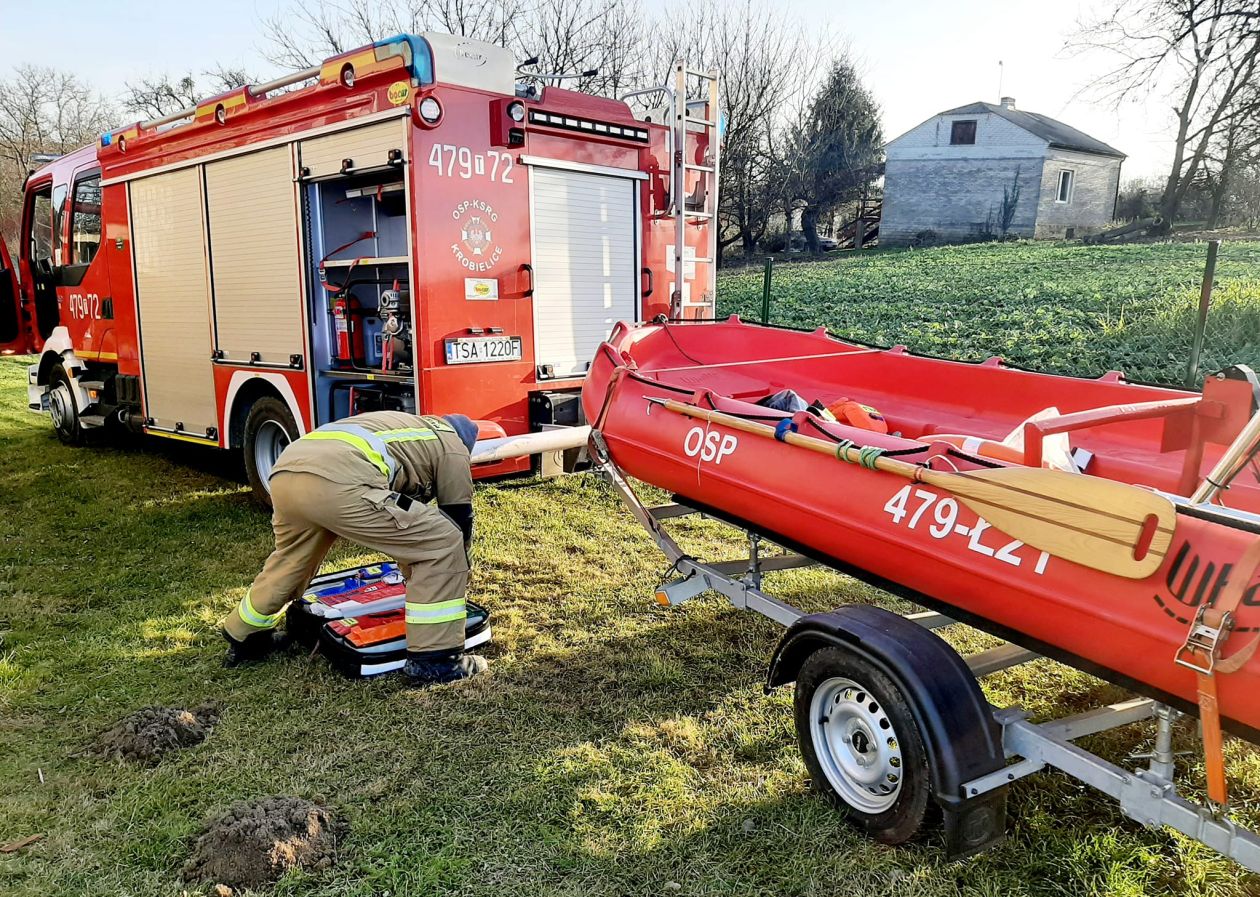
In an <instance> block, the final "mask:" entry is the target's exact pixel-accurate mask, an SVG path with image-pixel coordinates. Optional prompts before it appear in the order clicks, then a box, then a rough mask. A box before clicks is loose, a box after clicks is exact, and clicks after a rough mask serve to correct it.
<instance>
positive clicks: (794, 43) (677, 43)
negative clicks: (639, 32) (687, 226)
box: [651, 0, 826, 253]
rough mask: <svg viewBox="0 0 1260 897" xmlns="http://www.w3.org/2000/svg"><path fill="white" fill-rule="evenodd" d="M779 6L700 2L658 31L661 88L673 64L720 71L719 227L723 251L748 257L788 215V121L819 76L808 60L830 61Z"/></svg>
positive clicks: (816, 39) (748, 0) (752, 1)
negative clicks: (778, 218)
mask: <svg viewBox="0 0 1260 897" xmlns="http://www.w3.org/2000/svg"><path fill="white" fill-rule="evenodd" d="M808 34H809V32H808V29H806V28H805V27H804V26H803V24H802V23H801V22H799V21H797V20H795V19H794V18H792V17H791V16H790V15H789V14H788V13H786V12H784V11H783V10H782V9H781V8H775V7H772V6H770V5H769V4H766V3H762V2H756V0H742V2H735V3H720V2H716V0H700V2H696V3H693V4H692V5H690V6H687V7H684V8H682V9H681V10H680V11H678V12H676V13H674V14H673V15H668V16H666V17H665V18H664V19H662V20H661V21H660V22H658V23H657V24H656V26H655V28H654V34H653V37H652V39H651V44H652V47H653V49H654V51H655V55H654V64H653V67H654V70H655V71H656V73H657V81H658V83H660V82H663V81H664V80H665V79H666V78H667V77H668V73H669V71H670V66H671V65H672V63H673V62H674V60H676V59H687V60H688V62H689V64H691V65H694V66H696V67H698V68H701V69H717V70H718V71H719V72H720V81H719V87H720V90H719V93H720V95H721V96H720V104H721V107H722V108H721V112H722V116H723V119H724V123H725V127H724V132H723V140H722V180H721V184H720V190H719V195H720V196H721V198H722V199H721V205H720V207H719V216H718V221H719V225H720V227H721V231H720V234H719V238H718V243H719V250H724V249H725V248H726V247H728V246H731V245H734V244H736V243H738V244H740V245H741V246H742V248H743V250H744V252H745V253H749V252H752V251H753V249H754V247H755V246H756V244H757V243H758V242H760V241H761V239H762V238H763V237H764V236H765V234H766V231H767V229H768V227H769V224H770V221H771V220H772V218H773V217H774V215H775V214H776V213H784V214H790V212H789V205H790V198H789V197H788V195H787V191H786V181H785V178H784V165H785V155H784V154H785V153H787V152H788V151H789V148H790V141H789V140H788V139H787V133H788V129H789V123H791V122H793V121H795V120H797V119H798V117H799V114H800V110H801V109H802V108H803V106H804V103H805V102H806V99H807V97H808V96H809V93H810V90H811V89H812V87H813V86H814V84H815V83H816V81H817V78H818V69H817V67H816V66H814V65H804V64H802V60H804V59H819V58H826V57H825V54H824V53H823V52H822V49H821V47H822V45H823V44H824V43H825V36H824V35H818V34H815V35H814V36H813V38H810V37H808Z"/></svg>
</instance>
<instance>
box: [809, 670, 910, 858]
mask: <svg viewBox="0 0 1260 897" xmlns="http://www.w3.org/2000/svg"><path fill="white" fill-rule="evenodd" d="M794 710H795V717H796V735H797V739H798V741H799V742H800V748H801V754H802V755H803V756H804V759H805V766H806V767H807V768H808V769H809V774H810V777H811V778H812V780H813V787H814V788H815V790H818V791H820V792H822V793H823V794H825V795H826V796H827V797H828V799H829V800H831V802H832V803H834V804H835V805H836V806H837V807H839V808H840V809H841V810H843V811H845V813H846V815H847V816H848V819H849V821H850V822H852V823H854V824H855V825H857V826H858V827H860V828H862V829H864V830H865V831H866V833H867V834H868V835H870V836H871V837H873V838H874V839H875V840H877V841H881V842H883V843H885V844H901V843H902V842H904V841H908V840H910V839H911V838H913V837H914V836H915V835H916V834H918V832H919V830H920V828H921V827H922V826H923V822H924V819H925V817H926V815H927V812H928V808H929V798H930V796H931V790H932V787H931V786H932V777H931V771H930V769H929V767H928V758H927V750H926V748H925V747H924V744H923V737H922V736H921V735H920V733H919V729H918V726H917V725H916V724H915V722H914V716H913V714H912V713H911V709H910V705H909V704H908V703H907V702H906V699H905V698H904V697H903V696H902V694H901V692H900V691H899V690H898V689H897V687H896V686H895V685H894V684H893V683H892V681H891V680H889V678H888V677H887V676H885V675H884V674H883V673H882V672H880V670H879V669H877V668H876V667H875V666H874V665H873V664H871V663H869V662H868V661H866V660H864V659H863V658H861V657H858V656H856V655H853V654H850V653H848V652H845V651H843V650H841V649H840V648H831V647H829V648H821V649H819V650H817V651H815V652H814V653H813V654H811V655H810V656H809V657H808V658H807V659H806V660H805V663H804V664H803V665H802V666H801V670H800V674H799V675H798V676H797V679H796V694H795V698H794Z"/></svg>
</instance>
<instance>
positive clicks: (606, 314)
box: [530, 166, 638, 377]
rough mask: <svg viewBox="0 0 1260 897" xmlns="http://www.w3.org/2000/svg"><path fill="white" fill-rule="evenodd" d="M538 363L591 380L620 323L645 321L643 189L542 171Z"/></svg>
mask: <svg viewBox="0 0 1260 897" xmlns="http://www.w3.org/2000/svg"><path fill="white" fill-rule="evenodd" d="M530 186H531V191H532V203H533V241H534V247H533V248H534V253H533V255H534V362H535V364H536V365H538V366H539V367H542V366H543V365H550V366H551V368H552V373H553V376H555V377H562V376H568V375H572V374H579V375H580V374H584V373H585V372H586V370H587V368H588V367H589V366H590V363H591V359H592V358H594V356H595V350H596V349H597V348H599V344H600V343H601V342H603V341H604V339H606V338H607V336H608V334H609V331H611V330H612V327H613V325H614V324H616V323H617V322H618V321H633V320H635V319H636V317H637V316H638V308H637V295H638V277H637V275H636V268H637V264H638V262H637V258H638V241H637V217H636V216H637V212H636V207H635V187H636V182H635V181H633V180H630V179H628V178H619V177H611V176H607V175H600V174H588V173H586V172H578V171H566V170H563V169H553V168H544V167H538V166H535V167H533V168H532V169H531V170H530Z"/></svg>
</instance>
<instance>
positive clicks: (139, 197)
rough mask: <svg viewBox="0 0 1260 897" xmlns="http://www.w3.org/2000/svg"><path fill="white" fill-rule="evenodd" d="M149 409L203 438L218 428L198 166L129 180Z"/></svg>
mask: <svg viewBox="0 0 1260 897" xmlns="http://www.w3.org/2000/svg"><path fill="white" fill-rule="evenodd" d="M129 189H130V197H131V235H132V247H133V252H134V254H135V255H134V258H135V266H136V303H137V313H138V315H139V319H140V339H141V353H142V356H141V361H142V364H143V371H144V393H145V411H146V413H147V414H148V416H149V417H151V418H153V422H154V425H155V426H157V427H159V428H161V429H165V430H175V429H177V428H178V425H180V424H182V425H183V426H182V429H183V430H184V431H185V432H187V433H188V434H189V435H191V436H201V437H205V436H206V435H207V433H208V431H210V430H212V429H213V428H215V427H217V426H218V415H217V413H216V408H215V397H214V371H213V367H212V365H211V362H210V350H211V327H210V289H209V277H208V276H207V270H206V267H207V265H206V238H205V228H204V215H203V209H204V201H203V196H202V190H201V168H200V167H194V168H184V169H181V170H179V171H172V172H170V173H168V174H159V175H154V176H153V177H147V178H141V179H139V180H135V181H132V182H131V184H130V187H129Z"/></svg>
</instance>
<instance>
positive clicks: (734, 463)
mask: <svg viewBox="0 0 1260 897" xmlns="http://www.w3.org/2000/svg"><path fill="white" fill-rule="evenodd" d="M693 326H699V325H693ZM712 326H719V327H720V326H729V325H712ZM740 326H743V327H746V328H747V325H740ZM747 329H749V330H754V331H758V332H760V333H764V331H761V328H747ZM758 335H759V334H750V335H749V337H750V338H751V337H752V336H758ZM721 337H722V339H731V338H732V335H731V334H730V333H725V334H722V335H721ZM763 341H764V338H763ZM645 342H646V338H645V334H644V333H643V331H642V329H641V328H640V329H631V328H619V329H618V331H616V332H614V335H613V338H612V339H611V340H610V344H607V345H606V346H605V347H604V349H603V350H601V353H600V355H599V356H598V357H597V358H596V360H595V362H594V363H593V365H592V368H591V371H590V374H589V376H588V382H587V385H586V388H585V391H584V402H585V406H586V411H587V414H588V417H589V418H590V419H591V420H592V422H593V423H594V425H595V427H596V429H598V430H599V431H600V432H601V434H602V436H603V439H604V442H605V443H606V444H607V447H608V451H609V453H610V456H611V459H612V460H613V462H615V463H616V465H617V466H618V467H619V468H620V469H621V470H623V471H624V472H626V473H628V474H629V475H631V476H633V477H635V478H637V479H640V480H643V481H645V482H648V483H650V484H652V485H654V486H657V487H660V488H663V489H666V490H669V491H670V492H672V493H674V494H676V495H678V496H680V497H681V498H683V499H684V500H686V501H688V502H693V503H695V504H697V505H699V506H701V507H704V508H707V509H712V510H713V511H714V512H715V513H716V514H718V515H720V516H723V517H726V518H728V519H730V520H733V521H738V522H741V523H743V524H745V525H747V526H748V527H750V528H752V529H754V530H756V531H760V532H762V533H765V534H767V535H770V536H772V537H774V538H776V539H778V540H779V541H781V542H784V543H786V544H788V545H790V546H791V547H794V548H798V549H800V550H802V551H804V552H805V553H807V554H809V555H810V556H813V557H815V558H818V559H820V560H823V561H825V562H827V563H829V564H832V565H833V566H835V567H837V568H839V569H842V570H846V571H849V572H853V573H856V574H858V575H860V576H862V577H864V578H866V579H869V580H871V581H874V582H876V583H878V584H881V585H885V586H886V587H889V588H891V589H892V590H894V591H899V592H902V593H903V594H909V595H913V596H916V597H920V598H921V599H922V600H924V602H925V603H927V604H930V605H934V606H937V607H941V608H943V609H946V610H947V611H948V612H950V613H954V614H957V615H958V616H959V617H960V618H963V619H966V620H968V621H969V622H973V623H975V624H976V625H978V626H980V627H981V628H985V629H988V630H990V631H993V632H995V633H997V634H1000V635H1002V636H1003V637H1006V638H1009V639H1011V640H1012V641H1015V642H1017V643H1022V644H1025V645H1028V646H1029V647H1032V648H1034V649H1036V650H1040V651H1043V652H1045V653H1048V654H1050V655H1051V656H1054V657H1056V658H1058V659H1062V660H1065V661H1067V662H1069V663H1072V664H1074V665H1076V666H1079V667H1081V668H1083V669H1086V670H1088V671H1090V672H1093V673H1096V674H1099V675H1101V676H1103V677H1105V678H1108V679H1111V680H1113V681H1116V682H1119V683H1121V684H1124V685H1126V686H1130V687H1133V688H1135V689H1138V690H1140V691H1143V692H1145V693H1147V694H1152V695H1155V696H1157V697H1160V698H1164V699H1168V700H1172V701H1174V702H1175V703H1176V704H1177V705H1178V706H1180V707H1182V708H1185V709H1192V708H1193V707H1194V704H1195V699H1196V682H1195V674H1194V673H1193V672H1192V671H1191V670H1189V669H1186V668H1184V667H1181V666H1178V665H1176V664H1175V663H1174V662H1173V656H1174V654H1175V652H1176V649H1177V648H1178V647H1179V646H1180V645H1181V644H1182V642H1183V641H1184V639H1185V636H1186V632H1187V629H1188V627H1189V625H1190V622H1191V620H1192V619H1193V617H1194V614H1195V612H1196V610H1197V607H1198V606H1199V605H1200V604H1202V603H1203V602H1205V601H1208V602H1210V601H1212V600H1213V599H1214V598H1215V597H1216V596H1217V595H1218V594H1219V593H1220V591H1221V589H1222V588H1223V586H1224V584H1225V581H1226V579H1227V577H1228V576H1229V574H1230V571H1231V569H1232V566H1233V565H1234V564H1235V563H1236V562H1237V560H1238V558H1239V557H1240V556H1241V554H1242V552H1243V550H1244V548H1245V547H1246V546H1247V545H1248V544H1249V543H1250V542H1251V541H1253V540H1254V539H1255V538H1256V535H1255V534H1253V533H1251V532H1248V531H1246V530H1244V529H1239V528H1235V527H1232V526H1226V525H1222V524H1221V523H1218V522H1212V521H1208V520H1203V519H1198V518H1194V517H1189V516H1186V515H1178V519H1177V527H1176V533H1175V535H1174V538H1173V542H1172V545H1171V547H1170V550H1169V551H1168V554H1167V556H1166V558H1165V560H1164V562H1163V564H1162V566H1161V567H1160V569H1159V570H1158V571H1157V572H1156V573H1155V574H1154V575H1153V576H1151V577H1149V578H1146V579H1140V580H1135V579H1124V578H1121V577H1117V576H1113V575H1109V574H1106V573H1102V572H1099V571H1097V570H1093V569H1090V568H1087V567H1084V566H1081V565H1079V564H1075V563H1072V562H1069V561H1065V560H1062V559H1060V558H1056V557H1051V556H1049V555H1047V554H1045V553H1044V552H1041V551H1038V550H1036V549H1033V548H1031V547H1029V546H1027V545H1024V544H1022V543H1020V542H1018V541H1017V540H1015V539H1012V538H1011V537H1009V536H1007V535H1006V534H1004V533H1002V532H1000V531H998V530H997V529H996V528H994V527H992V526H990V525H988V524H987V522H985V521H984V520H983V519H981V518H980V517H979V516H978V515H977V514H975V513H974V512H972V511H971V510H969V509H968V508H967V507H966V506H965V505H963V504H962V503H961V502H959V501H958V500H957V499H955V498H954V497H953V496H952V495H950V493H949V492H948V491H946V490H944V489H939V488H934V487H928V486H925V485H922V484H916V483H911V482H908V481H907V480H906V479H904V478H901V477H899V476H896V475H894V474H890V473H885V472H882V471H876V470H870V469H866V468H863V467H860V466H858V465H856V464H848V463H844V462H841V461H837V460H835V459H833V458H830V457H828V456H826V455H821V454H816V453H813V452H809V451H806V450H803V449H800V448H797V447H794V446H791V445H788V444H785V443H782V442H779V441H776V440H774V439H769V438H764V437H759V436H756V435H751V434H747V433H742V432H738V431H736V430H732V429H729V428H726V427H723V426H722V425H720V424H717V423H708V422H705V421H699V420H695V419H692V418H688V417H685V416H683V415H680V414H676V413H672V412H670V411H668V410H666V409H665V408H663V407H662V406H661V405H660V404H659V400H663V399H673V400H675V401H696V402H697V403H700V404H704V403H705V402H706V401H707V402H708V406H709V407H714V406H715V403H720V401H722V399H721V398H720V397H718V398H715V397H714V396H713V394H712V393H706V392H705V391H704V387H703V384H704V383H706V382H713V381H715V380H718V379H720V378H718V377H716V376H714V377H708V378H706V377H705V376H704V373H705V367H706V366H705V365H697V366H696V367H695V368H694V370H693V371H691V372H689V375H688V376H687V377H685V378H681V380H680V379H679V378H676V377H669V376H658V375H656V374H654V373H653V372H652V370H650V369H648V368H644V367H642V366H639V365H638V364H637V361H638V359H639V358H640V357H645V356H646V355H647V353H645V352H642V351H637V349H643V348H646V345H645ZM759 351H762V352H764V353H767V354H768V355H769V356H770V357H773V356H774V354H775V352H774V349H773V347H769V346H762V347H761V348H760V349H759ZM739 372H740V375H741V376H742V377H746V378H748V379H749V380H750V381H752V382H755V381H756V380H757V379H759V378H758V374H757V373H756V365H755V364H754V365H749V364H741V365H740V366H739ZM714 373H715V374H716V373H717V371H714ZM764 383H765V387H766V388H767V389H768V390H769V389H772V388H774V387H782V386H783V385H785V384H784V383H783V382H782V379H781V378H778V377H766V378H764ZM690 387H697V388H698V389H699V391H698V392H693V393H692V394H691V396H690V397H687V396H686V395H685V393H686V392H687V390H688V388H690ZM749 389H750V390H752V389H753V387H752V386H749ZM719 407H720V404H719ZM869 435H870V434H868V436H869ZM882 440H884V441H885V442H887V443H888V444H889V445H892V444H900V443H896V441H895V440H893V437H882ZM869 441H870V442H871V443H873V444H877V445H878V444H881V438H876V437H873V436H872V437H870V440H869ZM907 459H908V460H915V457H914V455H913V453H911V454H910V455H909V456H908V457H907ZM1255 592H1256V586H1254V585H1253V586H1252V588H1251V589H1250V590H1249V592H1248V595H1247V598H1246V599H1245V600H1244V603H1243V606H1242V607H1241V608H1240V610H1239V613H1238V629H1237V630H1236V632H1251V631H1255V629H1256V627H1257V626H1260V608H1257V607H1256V603H1257V601H1256V598H1255ZM1239 641H1241V639H1240V640H1239ZM1218 678H1219V680H1220V681H1219V692H1220V703H1221V707H1222V710H1223V715H1224V716H1225V718H1226V719H1227V720H1228V725H1229V726H1230V727H1231V728H1232V729H1234V730H1235V731H1238V732H1240V733H1241V734H1245V735H1248V736H1249V737H1252V738H1254V737H1255V736H1256V734H1257V731H1258V730H1260V663H1257V662H1255V661H1253V662H1252V663H1250V664H1248V665H1247V666H1246V667H1244V669H1243V670H1241V671H1239V672H1237V673H1234V674H1231V675H1228V676H1221V677H1218Z"/></svg>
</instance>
